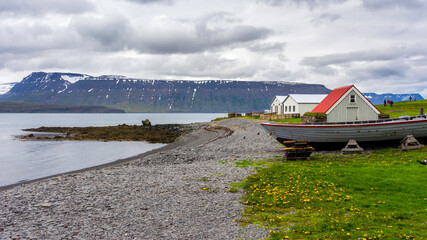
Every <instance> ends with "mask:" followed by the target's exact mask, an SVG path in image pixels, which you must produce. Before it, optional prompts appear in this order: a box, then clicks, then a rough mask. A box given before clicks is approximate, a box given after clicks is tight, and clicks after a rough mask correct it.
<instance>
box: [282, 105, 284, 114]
mask: <svg viewBox="0 0 427 240" xmlns="http://www.w3.org/2000/svg"><path fill="white" fill-rule="evenodd" d="M283 108H284V106H283V105H282V114H283V112H284V110H283Z"/></svg>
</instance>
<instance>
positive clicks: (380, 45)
mask: <svg viewBox="0 0 427 240" xmlns="http://www.w3.org/2000/svg"><path fill="white" fill-rule="evenodd" d="M426 12H427V1H426V0H281V1H280V0H232V1H230V0H215V1H213V0H73V1H69V0H1V1H0V36H1V37H0V83H7V82H19V81H21V80H22V78H23V77H25V76H26V75H28V74H30V73H31V72H34V71H45V72H72V73H84V74H89V75H93V76H98V75H109V74H112V75H123V76H126V77H132V78H143V79H182V80H204V79H206V80H208V79H227V80H246V81H285V82H302V83H316V84H323V85H325V86H326V87H328V88H330V89H333V88H335V87H340V86H345V85H350V84H354V85H356V87H357V88H358V89H359V90H361V91H362V92H376V93H421V94H422V95H423V97H425V98H427V43H426V40H427V14H425V13H426Z"/></svg>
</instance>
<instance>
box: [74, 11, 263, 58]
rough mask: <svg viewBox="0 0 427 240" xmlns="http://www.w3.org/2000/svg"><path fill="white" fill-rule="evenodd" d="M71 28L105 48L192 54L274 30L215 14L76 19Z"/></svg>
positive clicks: (232, 43) (106, 49)
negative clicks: (136, 20) (138, 22)
mask: <svg viewBox="0 0 427 240" xmlns="http://www.w3.org/2000/svg"><path fill="white" fill-rule="evenodd" d="M71 28H72V29H75V30H76V31H77V32H78V33H79V34H80V36H81V37H82V38H83V39H84V40H85V41H86V42H85V44H86V45H87V47H90V45H92V46H93V47H94V48H97V49H98V50H102V51H112V50H114V51H116V50H128V49H133V50H136V51H138V52H141V53H153V54H176V53H178V54H189V53H196V52H203V51H208V50H212V49H215V48H221V47H226V46H228V47H233V45H235V44H240V43H248V42H251V41H255V40H260V39H264V38H265V37H267V36H268V35H269V34H270V33H271V31H270V30H269V29H267V28H264V27H254V26H249V25H243V24H239V23H238V21H237V20H235V19H233V18H231V17H230V16H229V15H227V14H213V15H210V16H208V17H205V18H202V19H200V20H199V21H196V23H192V22H189V21H185V20H174V19H169V18H167V17H165V16H162V17H157V18H154V19H153V20H152V21H151V22H148V23H146V24H145V25H142V26H132V25H131V23H130V21H129V19H127V18H126V17H124V16H119V15H117V16H104V17H103V18H94V17H82V16H78V17H75V18H73V21H72V22H71Z"/></svg>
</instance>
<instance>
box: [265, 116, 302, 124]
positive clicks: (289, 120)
mask: <svg viewBox="0 0 427 240" xmlns="http://www.w3.org/2000/svg"><path fill="white" fill-rule="evenodd" d="M270 121H272V122H287V123H301V118H300V117H299V118H285V119H277V120H270Z"/></svg>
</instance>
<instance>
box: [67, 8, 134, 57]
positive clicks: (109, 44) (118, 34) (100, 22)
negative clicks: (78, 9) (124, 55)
mask: <svg viewBox="0 0 427 240" xmlns="http://www.w3.org/2000/svg"><path fill="white" fill-rule="evenodd" d="M70 27H71V28H72V29H74V30H76V31H77V32H78V33H79V34H80V36H81V37H82V38H83V39H82V43H84V44H86V45H87V46H88V47H91V46H90V42H89V41H92V42H93V44H92V46H94V47H95V48H100V49H101V50H106V51H113V50H123V49H126V48H127V42H126V41H127V38H128V37H129V36H132V34H133V33H132V29H131V27H130V23H129V20H128V19H127V18H125V17H123V16H120V15H115V16H104V17H102V18H97V17H76V18H73V20H72V22H71V24H70Z"/></svg>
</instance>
